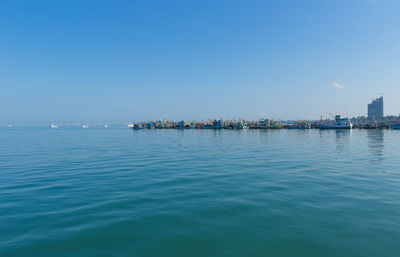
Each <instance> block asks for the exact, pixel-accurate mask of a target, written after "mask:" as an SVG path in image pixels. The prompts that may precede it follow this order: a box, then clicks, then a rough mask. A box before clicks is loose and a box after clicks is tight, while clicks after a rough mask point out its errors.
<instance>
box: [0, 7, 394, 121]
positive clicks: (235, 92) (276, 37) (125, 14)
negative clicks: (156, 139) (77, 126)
mask: <svg viewBox="0 0 400 257" xmlns="http://www.w3.org/2000/svg"><path fill="white" fill-rule="evenodd" d="M399 13H400V1H397V0H336V1H315V0H305V1H297V0H291V1H290V0H288V1H237V0H221V1H212V0H203V1H99V0H96V1H94V0H93V1H78V0H68V1H28V0H25V1H24V0H21V1H13V0H3V1H1V2H0V35H1V37H0V38H1V40H0V87H1V94H0V124H4V123H52V122H126V121H132V120H151V119H164V118H167V119H173V120H180V119H187V120H192V119H198V120H201V119H212V118H233V117H243V118H247V119H256V118H260V117H267V118H276V119H318V118H319V117H320V116H321V115H323V116H324V117H327V116H328V115H329V114H330V113H338V114H342V115H348V116H360V115H366V111H367V104H368V103H369V102H370V101H371V99H372V98H375V97H378V96H379V93H384V98H385V115H399V114H400V101H398V99H399V97H400V78H399V70H400V29H399V28H400V15H399Z"/></svg>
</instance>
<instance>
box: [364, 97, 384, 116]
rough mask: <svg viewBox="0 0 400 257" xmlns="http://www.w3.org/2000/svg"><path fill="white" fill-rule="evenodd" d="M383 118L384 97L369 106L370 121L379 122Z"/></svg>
mask: <svg viewBox="0 0 400 257" xmlns="http://www.w3.org/2000/svg"><path fill="white" fill-rule="evenodd" d="M381 118H383V97H382V96H381V97H379V98H376V99H375V100H373V101H372V103H370V104H368V119H371V120H379V119H381Z"/></svg>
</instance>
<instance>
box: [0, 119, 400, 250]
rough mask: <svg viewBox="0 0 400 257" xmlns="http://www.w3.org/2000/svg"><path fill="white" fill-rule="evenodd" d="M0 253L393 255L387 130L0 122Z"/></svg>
mask: <svg viewBox="0 0 400 257" xmlns="http://www.w3.org/2000/svg"><path fill="white" fill-rule="evenodd" d="M0 256H7V257H13V256H24V257H25V256H27V257H31V256H32V257H36V256H38V257H41V256H57V257H64V256H85V257H87V256H105V257H106V256H107V257H108V256H146V257H147V256H152V257H169V256H170V257H180V256H182V257H191V256H193V257H204V256H210V257H219V256H249V257H252V256H254V257H257V256H271V257H280V256H285V257H286V256H287V257H297V256H298V257H303V256H304V257H312V256H315V257H331V256H332V257H333V256H343V257H349V256H351V257H357V256H360V257H369V256H371V257H372V256H373V257H386V256H387V257H389V256H390V257H396V256H400V130H399V131H396V130H358V129H353V130H325V131H320V130H248V131H247V130H244V131H242V130H196V129H191V130H190V129H189V130H174V129H164V130H162V129H160V130H136V131H135V130H132V129H129V128H126V127H122V126H110V127H108V128H104V127H100V126H99V127H89V128H86V129H84V128H81V127H59V128H53V129H52V128H49V127H14V128H1V129H0Z"/></svg>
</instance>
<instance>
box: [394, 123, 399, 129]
mask: <svg viewBox="0 0 400 257" xmlns="http://www.w3.org/2000/svg"><path fill="white" fill-rule="evenodd" d="M392 129H400V124H396V125H392Z"/></svg>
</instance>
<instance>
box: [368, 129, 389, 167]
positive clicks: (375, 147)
mask: <svg viewBox="0 0 400 257" xmlns="http://www.w3.org/2000/svg"><path fill="white" fill-rule="evenodd" d="M384 136H385V131H384V130H382V129H370V130H368V131H367V138H368V148H369V151H370V153H371V160H373V161H381V160H383V159H384V157H383V149H384V146H385V141H384Z"/></svg>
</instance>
